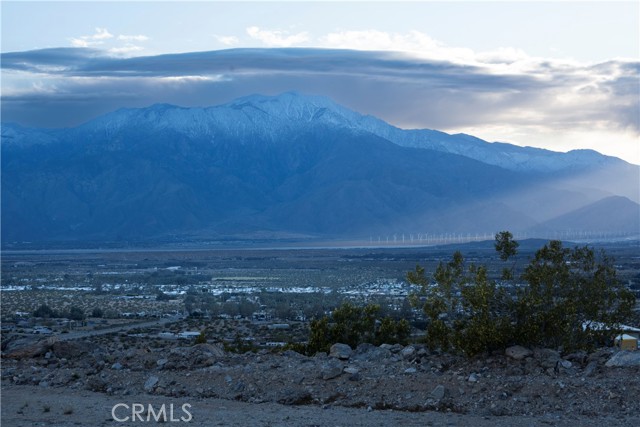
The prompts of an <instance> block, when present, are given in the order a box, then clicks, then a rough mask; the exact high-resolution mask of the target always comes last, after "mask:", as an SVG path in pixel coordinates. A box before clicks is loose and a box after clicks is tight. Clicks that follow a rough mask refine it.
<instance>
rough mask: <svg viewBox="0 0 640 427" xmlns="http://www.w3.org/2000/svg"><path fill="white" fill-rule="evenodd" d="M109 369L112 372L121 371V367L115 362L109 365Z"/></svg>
mask: <svg viewBox="0 0 640 427" xmlns="http://www.w3.org/2000/svg"><path fill="white" fill-rule="evenodd" d="M111 369H113V370H114V371H121V370H122V365H121V364H120V363H119V362H116V363H114V364H113V365H111Z"/></svg>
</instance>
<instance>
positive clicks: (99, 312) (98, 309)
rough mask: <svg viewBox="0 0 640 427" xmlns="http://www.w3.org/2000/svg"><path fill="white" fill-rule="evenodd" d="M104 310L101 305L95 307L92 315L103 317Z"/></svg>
mask: <svg viewBox="0 0 640 427" xmlns="http://www.w3.org/2000/svg"><path fill="white" fill-rule="evenodd" d="M102 315H103V312H102V309H101V308H100V307H94V309H93V311H91V317H102Z"/></svg>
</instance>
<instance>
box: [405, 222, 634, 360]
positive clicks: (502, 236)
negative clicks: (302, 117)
mask: <svg viewBox="0 0 640 427" xmlns="http://www.w3.org/2000/svg"><path fill="white" fill-rule="evenodd" d="M495 248H496V251H497V252H498V253H499V255H500V259H501V260H502V261H505V262H510V260H511V258H513V257H514V256H515V255H516V254H517V248H518V243H517V242H515V241H513V236H512V235H511V233H509V232H506V231H505V232H500V233H498V234H496V239H495ZM514 266H515V264H513V265H512V266H511V267H510V268H505V269H503V271H502V282H501V286H498V284H497V283H496V282H495V281H493V280H490V279H489V278H488V276H487V268H486V266H483V265H481V266H477V265H474V264H471V265H469V266H467V265H466V263H465V260H464V257H463V256H462V254H461V253H460V252H456V253H454V254H453V256H452V259H451V261H449V262H448V263H440V264H439V265H438V267H437V268H436V271H435V273H434V274H433V276H432V278H428V277H427V275H426V273H425V270H424V268H422V267H420V266H417V267H416V269H415V271H411V272H409V273H408V274H407V279H408V281H409V282H410V283H413V284H416V285H418V286H420V290H419V291H418V292H416V293H415V294H413V295H412V296H411V301H412V304H413V305H414V306H420V307H421V308H422V310H423V311H424V313H425V315H426V316H427V319H428V323H427V326H426V343H427V344H428V345H429V346H430V347H431V348H439V349H442V350H445V351H446V350H454V351H460V352H463V353H465V354H468V355H474V354H478V353H481V352H489V351H492V350H497V349H502V348H504V347H506V346H507V345H510V344H521V345H525V346H543V347H553V348H561V349H563V350H565V351H571V350H577V349H589V348H592V347H594V346H596V345H600V344H603V343H605V342H606V340H607V339H610V338H611V337H612V336H614V334H615V331H616V328H617V327H618V326H619V324H620V323H622V322H623V321H625V319H629V316H630V315H631V312H632V309H633V307H634V305H635V297H634V296H633V294H632V293H631V292H630V291H629V290H628V289H626V288H625V287H624V286H623V285H622V284H621V283H620V281H618V279H617V278H616V271H615V268H614V267H613V263H612V260H611V259H610V258H609V257H608V256H607V255H606V254H605V253H604V252H601V253H599V254H596V253H595V251H594V250H593V249H591V248H588V247H576V248H574V249H567V248H564V247H563V246H562V242H560V241H555V240H554V241H551V242H549V243H548V244H546V245H544V246H543V247H542V248H541V249H539V250H538V251H537V252H536V253H535V256H534V258H533V259H532V260H531V261H530V263H529V264H528V265H527V267H526V268H525V269H524V272H523V274H522V275H521V277H520V279H519V282H518V283H519V284H520V285H524V286H519V287H518V290H517V292H513V293H512V294H509V293H507V292H506V290H505V289H506V288H508V287H510V286H511V287H512V289H513V285H515V284H516V279H515V278H514Z"/></svg>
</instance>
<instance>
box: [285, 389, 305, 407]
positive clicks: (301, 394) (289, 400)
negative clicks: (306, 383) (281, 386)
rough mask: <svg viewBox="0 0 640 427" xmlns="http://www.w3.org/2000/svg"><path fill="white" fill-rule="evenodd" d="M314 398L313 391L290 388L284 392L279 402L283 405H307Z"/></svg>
mask: <svg viewBox="0 0 640 427" xmlns="http://www.w3.org/2000/svg"><path fill="white" fill-rule="evenodd" d="M312 400H313V398H312V396H311V393H309V392H308V391H307V390H300V389H288V390H285V391H284V392H283V393H282V395H281V397H279V398H278V400H277V402H278V403H281V404H283V405H307V404H309V403H311V401H312Z"/></svg>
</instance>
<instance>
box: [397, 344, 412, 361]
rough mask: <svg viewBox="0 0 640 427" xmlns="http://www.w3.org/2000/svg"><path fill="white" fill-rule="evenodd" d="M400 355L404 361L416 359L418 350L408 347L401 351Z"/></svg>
mask: <svg viewBox="0 0 640 427" xmlns="http://www.w3.org/2000/svg"><path fill="white" fill-rule="evenodd" d="M400 355H401V356H402V358H403V359H414V358H415V357H416V348H415V347H414V346H412V345H408V346H406V347H405V348H403V349H402V351H400Z"/></svg>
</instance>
